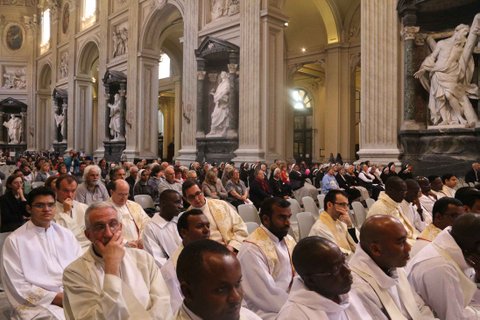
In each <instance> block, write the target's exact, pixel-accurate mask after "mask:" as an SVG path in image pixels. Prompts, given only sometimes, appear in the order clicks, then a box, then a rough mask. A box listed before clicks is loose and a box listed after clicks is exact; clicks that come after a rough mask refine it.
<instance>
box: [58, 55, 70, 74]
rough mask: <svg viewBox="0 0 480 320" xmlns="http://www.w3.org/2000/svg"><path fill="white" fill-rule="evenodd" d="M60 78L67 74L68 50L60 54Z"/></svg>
mask: <svg viewBox="0 0 480 320" xmlns="http://www.w3.org/2000/svg"><path fill="white" fill-rule="evenodd" d="M59 69H60V78H66V77H67V76H68V52H64V53H63V54H62V58H61V59H60V67H59Z"/></svg>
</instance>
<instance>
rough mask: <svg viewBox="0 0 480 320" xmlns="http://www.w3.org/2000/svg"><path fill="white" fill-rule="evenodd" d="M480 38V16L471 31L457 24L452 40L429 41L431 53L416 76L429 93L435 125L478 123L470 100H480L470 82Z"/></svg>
mask: <svg viewBox="0 0 480 320" xmlns="http://www.w3.org/2000/svg"><path fill="white" fill-rule="evenodd" d="M467 35H468V37H467ZM479 35H480V14H477V15H476V16H475V18H474V20H473V22H472V27H471V28H469V27H468V26H467V25H464V24H461V25H458V26H457V27H456V28H455V32H454V34H453V35H452V36H451V37H450V38H447V39H444V40H441V41H439V42H438V43H436V42H435V40H433V39H432V38H431V37H428V38H427V41H428V43H429V45H430V47H431V49H432V53H431V54H430V55H429V56H428V57H427V58H425V60H424V61H423V63H422V65H421V67H420V69H419V70H418V71H417V72H416V73H415V74H414V76H415V78H419V79H420V81H421V83H422V85H423V87H424V88H425V89H426V90H427V91H429V92H430V97H429V102H428V108H429V110H430V118H431V121H432V123H433V124H434V125H447V126H448V125H465V126H467V127H474V126H475V125H476V124H477V122H478V117H477V115H476V113H475V111H474V109H473V107H472V104H471V102H470V100H469V99H478V98H479V94H478V93H479V91H478V87H477V85H475V84H473V83H471V80H472V76H473V70H474V62H473V57H472V52H473V49H474V47H475V45H476V44H477V42H478V36H479Z"/></svg>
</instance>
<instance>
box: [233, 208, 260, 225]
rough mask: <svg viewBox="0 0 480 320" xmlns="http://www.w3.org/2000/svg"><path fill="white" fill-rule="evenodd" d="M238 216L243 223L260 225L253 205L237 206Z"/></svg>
mask: <svg viewBox="0 0 480 320" xmlns="http://www.w3.org/2000/svg"><path fill="white" fill-rule="evenodd" d="M238 214H239V215H240V217H242V219H243V222H255V223H256V224H257V225H260V223H261V221H260V216H259V215H258V211H257V208H255V206H254V205H253V204H250V203H245V204H241V205H239V206H238Z"/></svg>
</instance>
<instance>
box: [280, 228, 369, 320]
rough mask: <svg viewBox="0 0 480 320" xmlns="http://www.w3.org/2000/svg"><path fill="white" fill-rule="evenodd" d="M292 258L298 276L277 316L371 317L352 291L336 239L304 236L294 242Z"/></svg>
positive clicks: (299, 319) (348, 319)
mask: <svg viewBox="0 0 480 320" xmlns="http://www.w3.org/2000/svg"><path fill="white" fill-rule="evenodd" d="M292 260H293V265H294V267H295V270H296V271H297V273H298V274H299V276H297V277H295V278H294V280H293V285H292V289H291V290H290V294H289V295H288V300H287V303H285V305H284V306H283V307H282V309H281V310H280V312H279V314H278V317H277V320H291V319H295V320H310V319H319V320H321V319H325V320H328V319H342V320H357V319H362V320H367V319H371V318H370V316H369V315H368V313H367V312H366V310H365V308H364V307H363V304H362V302H361V301H360V300H359V298H358V297H357V296H356V295H355V294H353V293H352V292H350V288H351V286H352V276H351V272H350V268H349V267H348V266H347V261H346V259H345V255H344V254H343V253H342V251H340V248H339V247H338V246H337V245H336V244H335V243H333V242H332V241H330V240H327V239H325V238H322V237H317V236H314V237H307V238H304V239H302V240H300V241H299V242H298V244H297V245H296V246H295V249H294V250H293V257H292Z"/></svg>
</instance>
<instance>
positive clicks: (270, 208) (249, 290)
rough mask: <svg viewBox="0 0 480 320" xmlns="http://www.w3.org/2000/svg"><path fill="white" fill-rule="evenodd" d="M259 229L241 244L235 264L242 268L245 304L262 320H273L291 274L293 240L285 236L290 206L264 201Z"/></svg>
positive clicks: (292, 270)
mask: <svg viewBox="0 0 480 320" xmlns="http://www.w3.org/2000/svg"><path fill="white" fill-rule="evenodd" d="M260 212H261V214H262V215H261V219H262V225H261V226H260V227H258V228H257V229H256V230H255V231H253V232H252V233H251V234H250V235H249V236H248V238H247V239H246V240H245V242H244V243H243V246H242V248H241V249H240V252H239V253H238V260H240V264H241V265H242V272H243V282H242V287H243V290H244V291H245V302H246V303H247V307H248V309H250V310H252V311H254V312H255V313H256V314H257V315H259V316H260V317H261V318H262V319H274V318H275V317H276V315H277V313H278V312H279V311H280V308H281V307H282V306H283V305H284V304H285V302H286V301H287V298H288V292H289V291H290V287H291V285H292V281H293V277H294V276H295V270H294V268H293V265H292V260H291V256H292V251H293V248H294V247H295V244H296V243H295V240H294V239H293V238H292V237H291V236H290V235H288V230H289V228H290V217H291V216H292V212H291V209H290V202H288V201H286V200H285V199H280V198H268V199H265V200H264V202H263V203H262V206H261V209H260Z"/></svg>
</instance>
